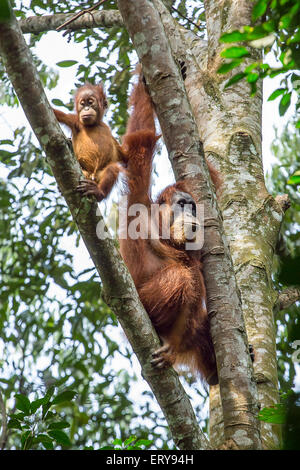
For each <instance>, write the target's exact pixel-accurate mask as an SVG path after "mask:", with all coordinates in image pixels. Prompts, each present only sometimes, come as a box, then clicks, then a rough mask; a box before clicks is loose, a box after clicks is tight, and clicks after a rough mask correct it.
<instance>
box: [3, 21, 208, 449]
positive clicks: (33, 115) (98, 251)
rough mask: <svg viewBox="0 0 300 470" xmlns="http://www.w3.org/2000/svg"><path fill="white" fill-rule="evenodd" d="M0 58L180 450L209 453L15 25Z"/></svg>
mask: <svg viewBox="0 0 300 470" xmlns="http://www.w3.org/2000/svg"><path fill="white" fill-rule="evenodd" d="M0 53H1V55H2V58H3V61H4V65H5V67H6V71H7V73H8V76H9V77H10V80H11V82H12V84H13V86H14V89H15V91H16V93H17V95H18V98H19V100H20V103H21V104H22V107H23V109H24V112H25V114H26V116H27V118H28V120H29V122H30V124H31V126H32V129H33V131H34V133H35V135H36V136H37V138H38V140H39V142H40V145H41V147H42V148H43V150H44V151H45V153H46V155H47V160H48V162H49V164H50V167H51V169H52V171H53V174H54V176H55V178H56V180H57V183H58V186H59V189H60V191H61V192H62V195H63V196H64V197H65V199H66V202H67V204H68V206H69V208H70V211H71V213H72V216H73V218H74V220H75V221H76V223H77V226H78V228H79V230H80V233H81V235H82V238H83V240H84V242H85V244H86V247H87V249H88V251H89V253H90V255H91V258H92V260H93V262H94V264H95V266H96V268H97V270H98V272H99V275H100V277H101V280H102V282H103V287H104V291H105V297H106V300H107V303H108V304H109V305H110V307H111V308H112V309H113V311H114V312H115V313H116V315H117V317H118V319H119V321H120V323H121V325H122V327H123V329H124V331H125V334H126V336H127V337H128V339H129V341H130V343H131V345H132V347H133V350H134V351H135V353H136V355H137V357H138V359H139V361H140V364H141V367H142V375H143V377H144V378H145V379H146V380H147V382H148V383H149V385H150V387H151V389H152V391H153V393H154V395H155V396H156V398H157V401H158V403H159V405H160V406H161V409H162V411H163V413H164V414H165V417H166V419H167V422H168V424H169V427H170V431H171V433H172V437H173V439H174V442H175V444H176V445H177V446H178V447H179V448H180V449H189V450H192V449H207V448H208V447H209V446H208V443H207V440H206V438H205V436H204V434H203V433H202V432H201V430H200V429H199V426H198V424H197V421H196V418H195V414H194V411H193V409H192V406H191V404H190V401H189V399H188V397H187V395H186V394H185V392H184V389H183V388H182V386H181V384H180V381H179V379H178V376H177V374H176V373H175V371H174V370H173V369H169V370H162V371H159V370H156V369H155V368H153V367H152V366H151V364H150V360H151V359H152V353H153V352H154V351H155V350H156V349H157V348H158V347H159V346H160V342H159V339H158V337H157V335H156V333H155V331H154V329H153V327H152V324H151V322H150V319H149V317H148V315H147V314H146V312H145V310H144V308H143V306H142V304H141V302H140V300H139V297H138V295H137V292H136V289H135V286H134V283H133V281H132V279H131V277H130V275H129V273H128V270H127V268H126V266H125V265H124V263H123V261H122V259H121V257H120V254H119V252H118V250H117V248H116V246H115V242H114V241H113V240H111V239H109V238H107V239H100V238H98V237H97V234H96V229H97V224H98V223H99V217H98V216H97V204H96V203H95V202H94V203H93V202H90V201H89V200H88V199H86V198H83V199H82V198H81V197H80V196H79V195H78V193H76V192H75V188H76V186H77V184H78V181H79V179H80V178H82V172H81V169H80V167H79V164H78V162H77V160H76V159H75V158H74V156H73V155H72V153H71V152H70V149H69V146H68V144H67V141H66V139H65V138H64V135H63V134H62V131H61V129H60V126H59V124H58V122H57V120H56V118H55V116H54V113H53V111H52V110H51V108H50V105H49V103H48V100H47V98H46V95H45V93H44V90H43V88H42V85H41V82H40V80H39V77H38V74H37V71H36V70H35V67H34V65H33V60H32V56H31V53H30V51H29V49H28V47H27V45H26V43H25V41H24V38H23V36H22V33H21V30H20V28H19V26H18V23H17V21H16V19H15V17H14V15H12V18H11V21H10V22H6V23H0Z"/></svg>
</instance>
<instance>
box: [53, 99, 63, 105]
mask: <svg viewBox="0 0 300 470" xmlns="http://www.w3.org/2000/svg"><path fill="white" fill-rule="evenodd" d="M51 102H52V104H54V106H65V104H64V103H63V102H62V101H61V100H59V99H58V98H54V99H53V100H52V101H51Z"/></svg>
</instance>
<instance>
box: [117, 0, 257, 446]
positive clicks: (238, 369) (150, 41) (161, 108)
mask: <svg viewBox="0 0 300 470" xmlns="http://www.w3.org/2000/svg"><path fill="white" fill-rule="evenodd" d="M118 5H119V8H120V11H121V14H122V16H123V19H124V23H125V25H126V28H127V30H128V32H129V34H130V36H131V39H132V42H133V45H134V47H135V49H136V51H137V54H138V56H139V59H140V61H141V63H142V65H143V73H144V75H145V78H146V82H147V85H148V86H149V88H150V90H151V96H152V98H153V101H154V103H155V106H156V111H157V115H158V118H159V121H160V125H161V128H162V131H163V136H164V139H165V143H166V146H167V149H168V151H169V156H170V159H171V161H172V164H173V168H174V170H175V175H176V177H177V179H179V178H189V181H190V183H191V186H192V189H193V192H194V194H195V195H196V196H197V197H198V201H201V202H202V203H203V204H204V207H205V247H204V259H203V262H204V274H205V278H206V285H207V294H208V311H209V315H210V320H211V332H212V338H213V342H214V346H215V351H216V356H217V362H218V373H219V379H220V389H221V397H222V407H223V417H224V425H225V426H224V433H225V439H226V440H227V441H230V442H234V443H235V446H236V447H237V448H241V449H258V448H260V445H261V442H260V431H259V423H258V420H257V418H256V415H257V412H258V403H257V399H256V398H257V397H256V384H255V381H254V379H253V375H252V366H251V363H250V358H249V354H248V351H247V349H248V343H247V338H246V334H245V328H244V322H243V316H242V311H241V304H240V298H239V294H238V291H237V288H236V282H235V277H234V273H233V268H232V264H231V258H230V254H229V250H228V246H227V243H226V240H225V237H224V233H223V230H222V221H221V215H220V212H219V210H218V207H217V203H216V199H215V196H214V192H213V190H212V187H211V184H210V177H209V174H208V170H207V166H206V164H205V161H204V154H203V147H202V144H201V142H200V139H199V134H198V130H197V126H196V123H195V121H194V118H193V114H192V112H191V108H190V104H189V102H188V100H187V97H186V93H185V89H184V84H183V82H182V79H181V75H180V72H179V69H178V66H177V65H176V63H175V62H174V60H173V57H172V54H171V49H170V44H169V42H168V40H167V38H166V35H165V31H164V28H163V26H162V23H161V20H160V16H159V14H158V11H160V8H161V9H164V5H163V4H162V3H161V2H160V1H158V0H157V1H156V0H155V2H153V3H152V2H148V1H146V0H141V1H140V2H139V8H136V2H134V1H133V0H132V1H128V0H119V1H118ZM166 14H167V13H166ZM187 53H188V51H187ZM214 444H215V443H214Z"/></svg>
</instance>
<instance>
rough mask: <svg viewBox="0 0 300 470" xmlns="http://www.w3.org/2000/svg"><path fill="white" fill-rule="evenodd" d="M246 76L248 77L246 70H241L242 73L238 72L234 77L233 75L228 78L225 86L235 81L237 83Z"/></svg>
mask: <svg viewBox="0 0 300 470" xmlns="http://www.w3.org/2000/svg"><path fill="white" fill-rule="evenodd" d="M244 77H246V74H245V73H244V72H240V73H237V74H235V75H233V77H231V79H230V80H228V82H227V83H226V85H225V87H224V88H228V87H230V86H231V85H233V84H234V83H237V82H239V81H240V80H242V79H243V78H244Z"/></svg>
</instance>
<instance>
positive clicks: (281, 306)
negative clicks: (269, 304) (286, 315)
mask: <svg viewBox="0 0 300 470" xmlns="http://www.w3.org/2000/svg"><path fill="white" fill-rule="evenodd" d="M298 300H300V288H299V287H288V288H287V289H284V290H283V291H282V292H280V294H279V296H278V300H277V303H276V307H275V309H276V310H278V311H280V310H285V309H287V308H289V307H290V306H291V305H293V304H294V303H295V302H298Z"/></svg>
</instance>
